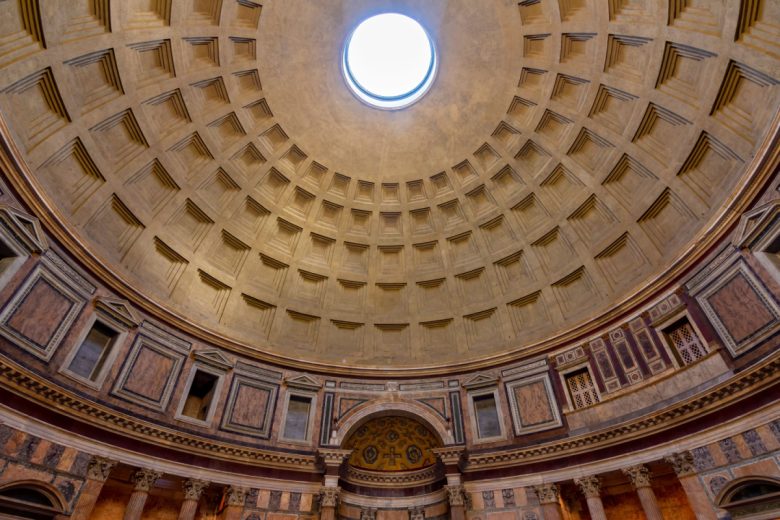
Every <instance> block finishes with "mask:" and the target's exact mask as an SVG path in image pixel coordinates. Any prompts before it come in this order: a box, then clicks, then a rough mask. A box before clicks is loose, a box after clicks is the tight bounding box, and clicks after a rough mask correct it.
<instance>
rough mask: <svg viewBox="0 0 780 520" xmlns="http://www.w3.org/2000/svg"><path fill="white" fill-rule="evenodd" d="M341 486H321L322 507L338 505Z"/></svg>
mask: <svg viewBox="0 0 780 520" xmlns="http://www.w3.org/2000/svg"><path fill="white" fill-rule="evenodd" d="M340 492H341V488H340V487H331V486H325V487H321V488H320V507H336V506H337V505H338V503H339V493H340Z"/></svg>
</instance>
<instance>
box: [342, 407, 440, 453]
mask: <svg viewBox="0 0 780 520" xmlns="http://www.w3.org/2000/svg"><path fill="white" fill-rule="evenodd" d="M391 415H401V416H405V417H409V418H411V419H414V420H416V421H419V422H421V423H423V424H424V425H426V426H427V427H428V428H430V430H431V431H432V432H433V433H435V434H436V436H437V437H438V438H439V440H440V441H441V443H442V445H443V446H447V445H450V444H454V443H455V440H454V438H453V436H452V428H451V425H450V423H449V421H448V420H446V419H444V418H443V417H441V416H440V415H438V414H437V413H435V412H434V411H433V410H431V409H430V408H428V407H427V406H425V405H423V404H421V403H418V402H415V401H412V400H409V399H401V400H393V401H387V400H377V401H371V402H368V403H365V404H362V405H359V406H357V407H355V408H354V409H353V410H350V411H349V412H348V413H347V415H346V416H345V417H344V418H343V419H341V420H339V422H338V423H337V425H336V428H335V429H334V430H333V434H332V436H331V444H337V445H339V446H342V445H343V444H344V441H345V440H347V439H348V438H349V436H350V435H352V433H353V432H354V431H356V430H357V429H358V428H359V427H360V426H361V425H363V424H364V423H365V422H367V421H369V420H370V419H374V418H376V417H387V416H391Z"/></svg>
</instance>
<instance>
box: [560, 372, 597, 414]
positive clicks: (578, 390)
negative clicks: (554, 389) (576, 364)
mask: <svg viewBox="0 0 780 520" xmlns="http://www.w3.org/2000/svg"><path fill="white" fill-rule="evenodd" d="M566 386H567V387H568V388H569V395H570V396H571V402H572V404H573V405H574V408H575V409H577V408H585V407H586V406H593V405H594V404H596V403H598V402H599V394H598V393H596V386H595V385H594V384H593V379H592V378H591V377H590V372H588V369H587V368H583V369H582V370H578V371H577V372H572V373H571V374H567V375H566Z"/></svg>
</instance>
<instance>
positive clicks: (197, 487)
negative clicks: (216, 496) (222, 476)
mask: <svg viewBox="0 0 780 520" xmlns="http://www.w3.org/2000/svg"><path fill="white" fill-rule="evenodd" d="M181 487H182V488H183V489H184V500H200V495H201V494H202V493H203V490H204V489H206V488H207V487H209V483H208V482H206V481H205V480H197V479H190V480H185V481H184V482H182V483H181Z"/></svg>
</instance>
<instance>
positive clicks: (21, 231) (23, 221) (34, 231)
mask: <svg viewBox="0 0 780 520" xmlns="http://www.w3.org/2000/svg"><path fill="white" fill-rule="evenodd" d="M0 218H2V219H3V221H4V222H5V223H6V225H7V227H8V228H9V230H10V231H11V232H12V233H13V234H14V236H15V237H16V238H17V239H18V240H19V241H20V242H21V243H22V244H23V245H24V247H25V248H26V249H27V250H28V251H29V252H31V253H42V252H43V251H45V250H46V249H48V248H49V243H48V241H47V240H46V236H45V235H44V234H43V229H42V228H41V223H40V222H39V221H38V219H37V218H35V217H33V216H31V215H28V214H27V213H24V212H22V211H19V210H18V209H16V208H12V207H11V206H7V205H5V204H0Z"/></svg>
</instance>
